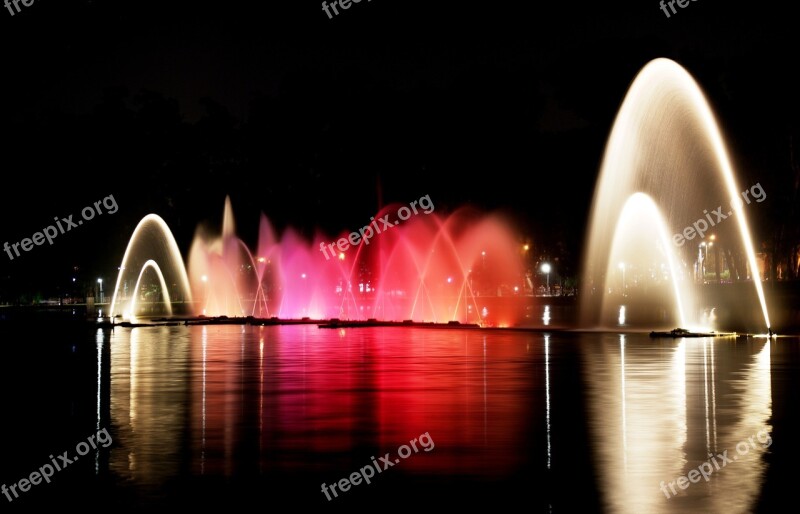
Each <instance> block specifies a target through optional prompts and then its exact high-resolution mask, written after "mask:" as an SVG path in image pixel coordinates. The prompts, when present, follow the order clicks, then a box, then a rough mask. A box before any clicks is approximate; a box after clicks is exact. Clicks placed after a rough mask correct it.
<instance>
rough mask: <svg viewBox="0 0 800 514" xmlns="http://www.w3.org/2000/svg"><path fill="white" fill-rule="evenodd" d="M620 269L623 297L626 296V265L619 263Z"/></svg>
mask: <svg viewBox="0 0 800 514" xmlns="http://www.w3.org/2000/svg"><path fill="white" fill-rule="evenodd" d="M619 269H621V270H622V296H625V263H624V262H620V263H619Z"/></svg>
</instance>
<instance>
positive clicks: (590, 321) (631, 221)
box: [581, 59, 770, 329]
mask: <svg viewBox="0 0 800 514" xmlns="http://www.w3.org/2000/svg"><path fill="white" fill-rule="evenodd" d="M742 191H743V190H742V189H740V184H737V181H736V179H735V177H734V173H733V168H732V165H731V162H730V159H729V157H728V153H727V151H726V149H725V144H724V142H723V137H722V134H721V133H720V129H719V127H718V126H717V122H716V120H715V118H714V115H713V114H712V111H711V108H710V107H709V104H708V102H707V101H706V98H705V97H704V95H703V93H702V92H701V90H700V87H699V86H698V84H697V83H696V82H695V81H694V79H692V77H691V76H690V75H689V73H688V72H687V71H686V70H685V69H684V68H682V67H681V66H679V65H678V64H676V63H675V62H673V61H671V60H668V59H656V60H654V61H651V62H650V63H648V64H647V65H646V66H645V67H644V68H643V69H642V70H641V72H640V73H639V74H638V76H637V77H636V79H635V80H634V82H633V84H632V85H631V87H630V89H629V90H628V93H627V95H626V97H625V100H624V101H623V103H622V106H621V108H620V110H619V113H618V115H617V118H616V120H615V121H614V126H613V128H612V130H611V134H610V136H609V138H608V142H607V145H606V149H605V154H604V157H603V163H602V166H601V170H600V176H599V178H598V182H597V186H596V189H595V194H594V200H593V204H592V210H591V216H590V224H589V227H588V232H587V239H586V251H585V254H584V265H583V277H582V283H583V291H584V294H583V295H582V301H581V314H582V320H583V324H584V325H588V326H598V325H599V326H618V325H625V324H643V325H646V324H649V325H650V326H654V325H660V326H672V327H674V326H675V325H676V324H677V325H679V326H682V327H684V328H697V327H701V326H707V325H708V321H709V320H708V319H704V318H703V313H702V312H701V309H700V305H699V302H698V300H697V292H696V285H697V284H698V283H702V282H703V280H704V278H705V272H704V270H702V269H701V270H699V271H698V270H696V269H695V268H694V266H695V263H696V262H698V259H697V256H698V254H699V253H700V252H702V251H703V249H705V250H706V251H707V248H708V246H710V245H711V241H712V240H715V241H716V243H717V245H718V247H717V250H718V248H719V245H720V244H724V245H725V246H726V247H727V248H728V249H731V248H732V249H734V251H735V252H739V251H741V252H743V253H744V254H745V255H746V266H747V267H749V274H750V276H751V278H752V279H753V283H754V286H755V291H756V295H757V297H758V301H759V302H760V304H761V310H762V314H763V317H764V323H765V326H764V327H763V328H765V329H766V328H768V327H769V326H770V321H769V316H768V313H767V306H766V300H765V298H764V291H763V288H762V285H761V281H760V277H759V271H758V270H759V268H758V263H757V261H756V255H755V252H754V250H753V242H752V238H751V235H750V230H749V228H748V223H747V218H746V216H745V213H744V212H743V210H741V205H742V201H741V194H742ZM718 206H722V207H723V208H724V210H723V211H720V214H722V215H723V216H724V217H723V218H719V217H718V216H717V215H716V214H711V213H713V212H714V211H715V210H717V207H718ZM731 217H732V218H734V219H728V218H731ZM700 219H703V220H706V221H705V223H704V224H705V225H707V227H708V229H707V230H703V234H702V236H701V235H699V232H698V230H697V229H698V228H699V229H703V228H704V227H703V223H700V224H698V226H696V227H694V228H693V230H688V231H687V230H686V229H687V228H689V227H693V224H694V223H695V222H697V221H698V220H700ZM717 222H718V223H717ZM684 233H685V234H687V237H682V236H677V237H676V234H684ZM712 234H713V236H714V237H711V235H712ZM701 243H702V244H701ZM706 245H708V246H706ZM728 256H730V253H729V254H728ZM715 262H716V263H717V265H719V264H718V260H717V261H715ZM743 267H744V266H743ZM742 275H745V274H744V273H742ZM698 276H699V278H698ZM741 278H746V277H745V276H742V277H741Z"/></svg>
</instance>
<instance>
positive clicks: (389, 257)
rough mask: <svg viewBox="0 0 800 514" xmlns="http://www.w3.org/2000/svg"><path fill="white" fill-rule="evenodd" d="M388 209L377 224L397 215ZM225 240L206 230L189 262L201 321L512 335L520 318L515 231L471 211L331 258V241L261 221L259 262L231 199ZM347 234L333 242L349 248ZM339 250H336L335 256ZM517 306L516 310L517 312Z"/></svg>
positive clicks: (428, 217) (395, 230) (418, 223)
mask: <svg viewBox="0 0 800 514" xmlns="http://www.w3.org/2000/svg"><path fill="white" fill-rule="evenodd" d="M396 208H397V206H396V205H393V206H387V207H386V208H384V209H382V210H381V211H380V212H379V213H377V214H376V215H375V216H374V218H375V219H376V220H377V219H380V218H381V217H383V216H384V215H386V214H390V215H394V214H395V212H396ZM222 225H223V228H222V233H221V234H220V235H218V236H213V235H210V233H209V232H208V231H207V230H205V229H203V228H200V229H198V232H197V234H196V236H195V240H194V242H193V243H192V248H191V251H190V253H189V260H188V262H189V277H190V283H191V285H192V289H193V291H194V293H195V298H197V299H198V300H199V303H200V304H201V305H200V307H199V308H198V309H197V311H198V313H202V314H206V315H209V316H219V315H226V316H256V317H270V316H275V317H278V318H281V319H300V318H306V317H308V318H311V319H328V318H339V319H349V320H367V319H371V318H374V319H380V320H394V321H402V320H414V321H432V322H449V321H460V322H469V323H480V324H483V325H486V324H491V325H508V324H512V323H514V322H516V321H518V317H519V316H518V315H517V313H512V312H511V311H512V310H513V309H512V308H511V307H509V305H508V304H506V303H505V302H503V301H502V300H498V298H506V297H508V298H509V299H511V297H513V296H514V286H515V285H517V284H521V283H522V278H523V275H524V274H523V269H522V259H521V253H520V251H519V249H518V246H519V245H518V244H516V242H515V240H514V238H513V236H512V234H511V233H510V231H509V229H508V223H506V222H505V221H504V220H502V219H500V218H499V217H497V216H481V215H478V214H477V213H475V212H473V211H471V210H470V209H468V208H463V209H460V210H458V211H456V212H455V213H453V214H451V215H449V216H447V217H440V216H438V215H436V214H433V213H432V212H431V213H427V214H425V215H417V216H414V217H412V218H411V219H409V220H407V221H405V222H402V223H401V224H400V225H398V226H394V227H392V228H391V230H388V229H387V230H386V231H385V232H381V233H380V234H376V235H375V236H374V237H373V238H372V239H371V240H370V241H369V244H363V243H361V244H359V245H357V246H352V247H349V248H347V250H346V251H340V250H339V249H336V251H335V252H332V255H331V252H330V249H328V250H327V251H326V253H325V254H323V253H322V252H321V250H320V249H321V247H322V245H326V244H328V242H329V241H331V240H330V239H328V238H326V237H324V236H323V235H322V234H316V235H315V236H314V240H313V241H307V240H305V239H304V238H303V237H302V236H300V235H299V234H298V233H297V232H296V231H295V230H293V229H291V228H288V229H287V230H286V231H284V233H283V234H282V236H281V237H280V239H279V238H278V237H277V236H276V234H275V230H274V229H273V228H272V226H271V224H270V223H269V221H268V220H267V218H266V216H264V215H263V214H262V216H261V222H260V228H259V234H258V244H257V248H256V252H255V254H253V253H252V252H251V251H250V250H249V249H248V248H247V246H246V245H245V244H244V243H243V242H242V240H241V239H240V238H239V237H238V236H237V235H236V233H235V228H234V227H235V224H234V220H233V212H232V208H231V203H230V200H229V199H226V202H225V210H224V215H223V223H222ZM347 237H348V234H346V233H344V234H340V237H339V238H336V239H333V241H338V240H341V238H347ZM334 248H336V246H334ZM518 304H519V302H517V305H518Z"/></svg>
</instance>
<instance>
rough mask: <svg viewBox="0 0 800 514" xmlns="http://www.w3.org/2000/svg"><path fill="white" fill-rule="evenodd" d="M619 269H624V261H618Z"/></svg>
mask: <svg viewBox="0 0 800 514" xmlns="http://www.w3.org/2000/svg"><path fill="white" fill-rule="evenodd" d="M619 269H621V270H622V271H625V263H624V262H620V263H619Z"/></svg>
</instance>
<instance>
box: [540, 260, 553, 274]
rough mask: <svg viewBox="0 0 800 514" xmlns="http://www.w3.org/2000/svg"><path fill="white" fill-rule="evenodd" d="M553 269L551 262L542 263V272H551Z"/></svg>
mask: <svg viewBox="0 0 800 514" xmlns="http://www.w3.org/2000/svg"><path fill="white" fill-rule="evenodd" d="M551 269H552V268H551V267H550V264H549V263H547V262H545V263H544V264H542V273H550V270H551Z"/></svg>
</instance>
